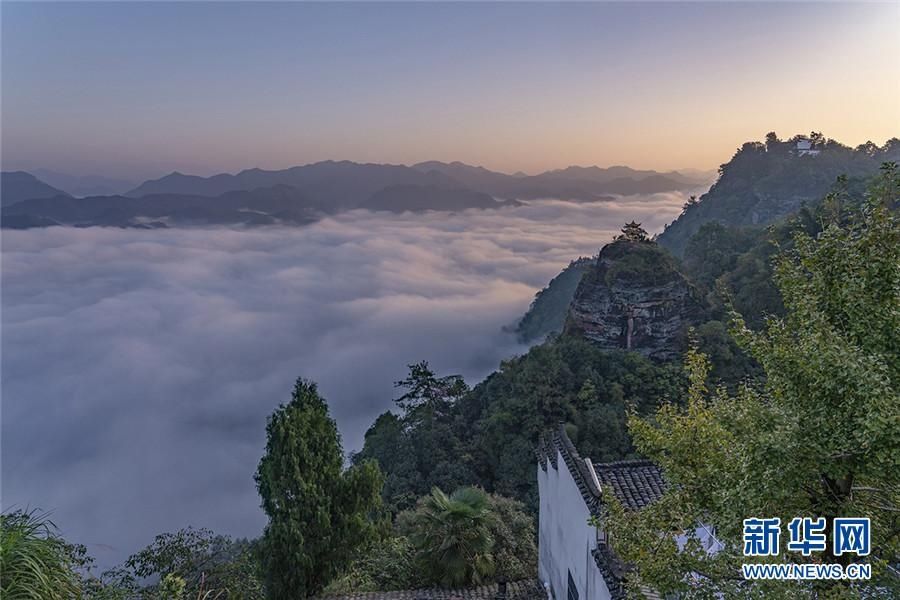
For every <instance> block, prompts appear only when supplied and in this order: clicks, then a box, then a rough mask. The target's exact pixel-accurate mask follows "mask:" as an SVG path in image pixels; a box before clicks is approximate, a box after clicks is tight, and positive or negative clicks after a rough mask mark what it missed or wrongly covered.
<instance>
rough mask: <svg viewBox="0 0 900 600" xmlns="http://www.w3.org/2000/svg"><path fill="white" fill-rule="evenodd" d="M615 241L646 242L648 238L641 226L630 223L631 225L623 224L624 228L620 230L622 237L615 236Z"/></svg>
mask: <svg viewBox="0 0 900 600" xmlns="http://www.w3.org/2000/svg"><path fill="white" fill-rule="evenodd" d="M616 239H617V240H625V241H628V242H646V241H647V239H648V238H647V231H646V230H644V229H643V228H642V227H641V224H640V223H635V222H634V221H632V222H631V223H625V226H624V227H623V228H622V235H618V236H616Z"/></svg>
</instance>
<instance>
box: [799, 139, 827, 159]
mask: <svg viewBox="0 0 900 600" xmlns="http://www.w3.org/2000/svg"><path fill="white" fill-rule="evenodd" d="M796 152H797V156H818V155H819V153H820V152H821V150H819V149H817V148H815V147H814V146H813V143H812V140H811V139H809V138H808V137H801V138H797V147H796Z"/></svg>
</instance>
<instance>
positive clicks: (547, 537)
mask: <svg viewBox="0 0 900 600" xmlns="http://www.w3.org/2000/svg"><path fill="white" fill-rule="evenodd" d="M556 458H557V464H558V465H559V468H558V469H554V468H553V464H552V463H551V462H550V461H549V460H548V461H547V471H546V472H545V471H544V470H543V469H542V468H541V466H540V465H538V467H537V476H538V492H539V494H540V508H539V514H538V520H539V521H538V550H539V557H538V575H539V577H540V578H541V581H542V582H544V583H549V584H550V587H551V589H552V590H553V594H554V596H555V597H556V600H566V587H567V576H568V575H567V573H568V571H571V572H572V578H573V579H574V581H575V585H576V587H577V588H578V598H579V600H609V598H610V593H609V590H608V589H607V587H606V583H605V582H604V581H603V576H602V575H601V574H600V569H598V568H597V564H596V563H595V562H594V557H593V556H591V551H592V550H593V549H594V548H595V547H596V544H597V534H596V531H595V530H594V528H593V527H592V526H591V525H589V524H588V518H590V513H589V512H588V509H587V506H586V505H585V503H584V498H582V497H581V492H580V491H579V490H578V486H577V485H576V484H575V480H574V479H573V478H572V475H571V474H570V473H569V470H568V468H567V467H566V463H565V461H564V460H563V457H562V455H560V454H559V451H557V457H556Z"/></svg>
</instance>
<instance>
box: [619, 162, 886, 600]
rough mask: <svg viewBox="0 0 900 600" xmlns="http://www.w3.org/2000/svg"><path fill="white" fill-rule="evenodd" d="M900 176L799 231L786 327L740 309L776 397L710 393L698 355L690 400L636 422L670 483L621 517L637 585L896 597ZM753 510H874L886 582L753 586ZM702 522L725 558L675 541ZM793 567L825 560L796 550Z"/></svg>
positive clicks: (747, 390) (782, 260) (786, 259)
mask: <svg viewBox="0 0 900 600" xmlns="http://www.w3.org/2000/svg"><path fill="white" fill-rule="evenodd" d="M898 179H900V178H898V174H897V168H896V165H893V164H888V165H885V167H884V169H883V172H882V175H881V177H880V178H879V180H878V181H877V182H876V183H875V185H873V187H872V189H871V192H870V194H869V196H868V198H867V201H866V203H865V204H864V205H863V206H861V207H841V208H840V210H830V211H826V219H825V220H824V221H823V222H822V223H821V231H820V233H819V234H818V235H816V236H815V237H813V236H811V235H809V234H808V233H806V232H805V231H803V230H798V231H796V232H795V233H794V239H793V245H792V247H791V249H790V250H786V251H784V253H783V254H782V255H781V256H780V257H779V259H778V260H777V264H776V268H775V283H776V284H777V286H778V289H779V290H780V292H781V295H782V297H783V298H784V303H785V307H786V314H785V316H784V317H781V318H776V317H772V318H770V319H769V320H768V323H767V325H766V327H765V330H764V331H759V332H754V331H752V330H750V329H749V328H747V327H746V326H745V325H744V322H743V320H742V319H741V317H740V316H739V315H737V314H735V315H734V324H735V333H736V335H737V337H738V340H739V342H740V343H741V344H742V345H743V346H744V347H745V348H747V349H748V350H749V352H750V353H751V354H752V355H753V357H754V358H755V359H756V360H757V361H758V362H759V364H760V365H761V366H762V368H763V369H764V371H765V374H766V384H765V387H764V388H754V387H749V386H745V387H743V388H741V389H740V390H739V391H738V393H737V394H736V395H729V394H728V393H726V392H725V390H723V389H719V390H716V391H715V392H713V393H712V394H710V393H708V391H707V389H706V381H707V375H708V373H707V369H708V364H707V362H706V361H705V359H704V358H703V357H702V356H700V355H698V354H697V353H696V352H691V353H689V355H688V359H687V367H688V370H689V373H690V379H691V386H690V391H689V394H688V402H687V406H686V407H685V408H683V409H679V408H677V407H674V406H664V407H662V408H661V409H660V410H659V411H658V412H657V414H656V416H655V418H654V419H653V420H644V419H642V418H639V417H638V416H637V415H633V416H632V417H631V418H630V420H629V424H630V429H631V432H632V434H633V436H634V439H635V443H636V445H637V447H638V448H639V449H640V450H641V451H642V452H643V453H645V454H646V455H648V456H649V457H651V458H652V459H654V460H655V461H657V462H658V463H659V464H660V466H661V467H663V469H664V470H665V472H666V474H667V477H668V478H669V480H670V482H671V483H672V485H671V487H670V489H669V491H667V492H666V494H665V495H664V496H663V498H662V499H661V500H660V501H659V502H658V503H657V504H654V505H652V506H650V507H648V508H647V509H645V510H643V511H641V512H639V513H631V514H627V513H625V512H624V511H622V510H621V507H616V506H613V508H612V510H611V516H610V519H609V530H610V531H611V536H612V537H611V539H612V540H613V544H614V546H615V548H616V550H617V551H618V552H619V553H620V555H621V556H622V557H623V558H625V559H626V560H628V561H631V562H633V563H635V564H636V565H637V567H638V568H637V571H636V572H635V573H636V574H635V575H633V581H632V584H633V585H635V586H638V585H640V584H647V585H649V586H651V587H653V588H654V589H657V590H659V591H661V592H663V593H669V592H682V593H686V594H688V595H693V596H697V597H709V595H710V594H712V593H713V592H721V593H724V594H726V596H730V595H741V596H743V597H758V598H769V597H819V598H823V597H827V598H832V597H834V598H839V597H840V598H843V597H861V596H862V597H866V596H867V595H878V594H886V595H888V596H890V595H891V594H895V593H897V591H898V583H897V580H896V577H892V576H891V575H890V573H889V571H888V570H887V569H886V568H885V567H886V565H887V564H888V563H892V562H894V563H895V562H896V560H897V556H898V555H900V554H898V552H900V528H898V527H897V514H898V512H900V394H898V390H900V347H898V344H900V339H898V335H897V332H898V331H900V223H898V221H897V219H896V217H895V216H894V215H893V214H891V212H890V211H889V210H888V207H891V206H895V205H896V204H897V202H898V199H900V193H898V191H900V180H898ZM832 200H834V199H832ZM831 204H832V208H835V206H834V202H831ZM748 516H772V517H775V516H778V517H781V518H782V521H783V522H785V521H787V520H789V519H791V518H793V517H794V516H816V517H826V518H828V519H829V520H830V519H832V518H834V517H836V516H868V517H870V518H871V519H872V538H873V552H872V555H871V556H870V557H869V559H870V562H871V563H872V565H873V572H874V574H875V579H874V580H873V581H872V582H871V584H863V583H856V584H850V583H848V582H841V581H837V582H834V581H828V582H816V583H809V584H796V583H792V584H785V583H775V582H754V583H751V582H746V581H744V580H742V579H741V578H740V576H739V571H738V568H739V564H740V563H741V562H742V561H743V557H742V556H741V545H740V537H741V522H742V519H744V518H747V517H748ZM697 523H710V524H713V525H715V527H716V531H717V536H718V538H719V539H720V540H721V541H723V543H724V544H725V549H724V550H723V551H722V552H719V553H718V554H716V555H714V556H708V555H707V554H706V553H705V551H704V550H703V549H702V548H701V547H700V546H699V543H698V540H697V539H696V536H693V535H690V536H689V543H688V545H687V546H686V548H685V549H684V550H683V551H678V550H677V548H676V546H675V542H674V538H673V535H674V534H678V533H681V532H683V531H690V530H692V528H693V527H694V526H696V524H697ZM783 550H785V549H784V548H783ZM782 557H783V558H782ZM827 558H828V561H829V562H846V561H847V560H848V557H847V556H841V557H834V556H829V557H827ZM782 559H787V560H790V561H792V562H797V563H803V562H810V561H811V560H816V559H817V557H816V556H815V555H814V556H813V557H803V556H802V555H800V554H797V553H792V552H787V551H784V552H783V553H782V556H781V557H778V558H777V559H776V560H782ZM692 573H699V574H702V575H704V577H701V578H699V579H698V578H695V577H692V576H691V574H692ZM638 574H639V575H638Z"/></svg>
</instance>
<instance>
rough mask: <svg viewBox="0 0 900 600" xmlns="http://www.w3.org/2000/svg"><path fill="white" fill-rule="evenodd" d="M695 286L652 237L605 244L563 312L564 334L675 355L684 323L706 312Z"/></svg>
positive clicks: (683, 337) (664, 357) (643, 351)
mask: <svg viewBox="0 0 900 600" xmlns="http://www.w3.org/2000/svg"><path fill="white" fill-rule="evenodd" d="M704 312H705V311H704V309H703V306H702V304H701V301H700V300H699V294H698V293H697V291H696V290H695V288H694V287H693V286H692V285H691V284H690V283H689V282H688V281H687V280H686V279H685V278H684V276H683V275H682V274H681V273H680V272H679V271H678V269H677V268H676V263H675V260H674V259H673V258H672V256H671V255H669V254H668V253H667V252H666V251H665V250H663V249H662V248H660V247H659V246H658V245H657V244H655V243H654V242H651V241H629V240H624V239H623V240H618V241H615V242H613V243H611V244H608V245H607V246H606V247H605V248H603V250H601V252H600V255H599V257H598V259H597V262H596V263H595V265H594V266H593V267H592V268H591V269H590V270H589V271H588V272H587V273H585V275H584V277H583V278H582V280H581V283H580V284H579V286H578V289H577V291H576V292H575V298H574V299H573V301H572V304H571V306H570V307H569V312H568V315H567V317H566V325H565V334H566V335H580V336H583V337H584V338H586V339H588V340H590V341H592V342H594V343H596V344H598V345H599V346H600V347H602V348H604V349H609V350H613V349H622V350H634V351H637V352H640V353H641V354H643V355H645V356H648V357H650V358H653V359H655V360H672V359H676V358H678V357H679V356H680V355H681V353H682V352H683V351H684V349H685V342H686V333H687V328H688V327H689V326H690V325H694V324H697V323H698V322H700V321H702V319H703V317H704Z"/></svg>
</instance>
